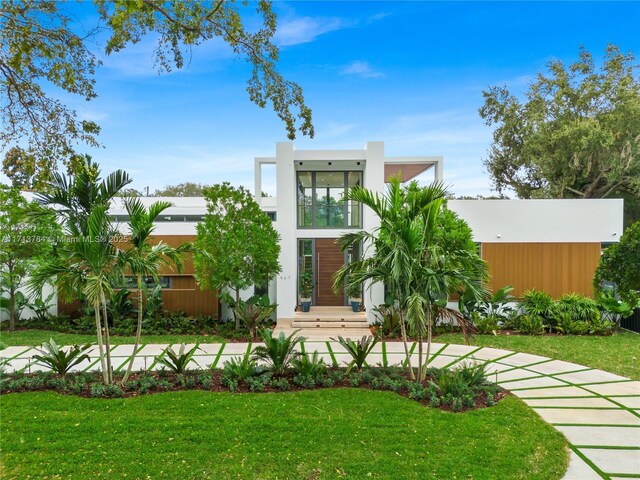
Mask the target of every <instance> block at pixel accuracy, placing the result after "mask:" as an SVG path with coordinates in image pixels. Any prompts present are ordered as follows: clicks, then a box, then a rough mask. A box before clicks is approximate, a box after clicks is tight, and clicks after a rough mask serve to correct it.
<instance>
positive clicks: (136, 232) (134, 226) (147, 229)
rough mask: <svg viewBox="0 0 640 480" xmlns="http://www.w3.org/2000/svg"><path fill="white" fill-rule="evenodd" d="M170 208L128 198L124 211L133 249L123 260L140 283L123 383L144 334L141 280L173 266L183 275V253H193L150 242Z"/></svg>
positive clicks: (127, 376)
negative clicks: (134, 330)
mask: <svg viewBox="0 0 640 480" xmlns="http://www.w3.org/2000/svg"><path fill="white" fill-rule="evenodd" d="M171 205H172V204H171V203H169V202H162V201H160V202H155V203H153V204H152V205H151V206H149V209H148V210H147V209H146V208H145V207H144V205H143V204H142V202H141V201H140V199H138V198H135V197H133V198H126V199H125V208H126V209H127V213H128V214H129V223H128V227H129V235H130V237H129V242H130V245H131V246H130V248H128V249H127V250H126V251H125V252H124V254H123V256H122V261H123V263H124V265H126V269H127V270H128V271H129V272H130V273H131V274H132V275H135V277H136V281H137V284H136V286H137V288H136V293H137V298H138V326H137V329H136V341H135V344H134V346H133V354H132V355H131V358H130V360H129V365H128V367H127V372H126V373H125V375H124V377H123V378H122V383H123V384H124V383H125V382H126V381H127V380H128V379H129V376H130V375H131V370H132V369H133V361H134V360H135V357H136V353H137V351H138V346H139V345H140V337H141V335H142V313H143V308H142V279H143V277H148V276H150V277H153V278H154V279H157V276H158V271H159V270H160V268H161V267H162V266H168V267H172V266H173V265H175V266H176V267H177V269H178V271H179V272H181V271H182V268H183V264H182V254H183V253H184V252H186V251H188V250H190V247H191V246H190V245H189V244H184V245H181V246H180V247H178V248H173V247H171V246H169V245H167V244H166V243H164V242H159V243H158V244H156V245H153V246H152V245H151V244H150V243H149V237H150V236H151V233H152V232H153V230H154V228H155V226H154V222H155V220H156V218H157V217H158V215H160V214H161V213H162V212H163V211H165V210H166V209H167V208H169V207H171Z"/></svg>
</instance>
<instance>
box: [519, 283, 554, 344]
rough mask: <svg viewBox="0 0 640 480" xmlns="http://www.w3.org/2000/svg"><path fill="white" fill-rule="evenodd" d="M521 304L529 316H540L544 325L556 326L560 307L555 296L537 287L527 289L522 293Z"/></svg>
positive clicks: (550, 327) (548, 326)
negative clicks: (536, 288)
mask: <svg viewBox="0 0 640 480" xmlns="http://www.w3.org/2000/svg"><path fill="white" fill-rule="evenodd" d="M520 305H521V306H522V307H523V308H524V310H525V312H526V313H527V314H528V315H529V316H533V317H539V318H540V319H541V320H542V323H543V327H547V328H549V329H550V330H551V329H552V328H555V326H556V324H557V318H558V307H557V305H556V302H555V300H554V299H553V297H552V296H551V295H549V294H548V293H545V292H542V291H540V290H535V289H531V290H527V291H526V292H524V293H523V294H522V301H521V302H520ZM523 333H524V332H523Z"/></svg>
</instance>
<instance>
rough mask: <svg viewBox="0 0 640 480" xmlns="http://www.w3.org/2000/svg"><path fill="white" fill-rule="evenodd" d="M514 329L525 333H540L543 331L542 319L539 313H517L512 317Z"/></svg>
mask: <svg viewBox="0 0 640 480" xmlns="http://www.w3.org/2000/svg"><path fill="white" fill-rule="evenodd" d="M513 325H514V327H513V328H514V330H515V331H516V332H519V333H524V334H526V335H542V334H543V333H544V321H543V320H542V317H541V316H540V315H535V314H530V315H518V316H517V317H516V318H514V319H513Z"/></svg>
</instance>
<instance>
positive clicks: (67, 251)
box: [30, 159, 131, 385]
mask: <svg viewBox="0 0 640 480" xmlns="http://www.w3.org/2000/svg"><path fill="white" fill-rule="evenodd" d="M130 182H131V179H130V178H129V176H128V174H127V173H126V172H124V171H122V170H117V171H115V172H113V173H111V174H110V175H109V176H107V177H106V178H105V179H101V178H100V171H99V169H98V167H97V165H96V164H95V163H93V162H91V160H90V159H89V160H88V161H87V164H86V165H85V168H82V169H81V170H80V171H79V172H78V173H76V174H75V176H70V177H69V178H67V177H66V176H65V175H64V174H60V173H55V174H54V175H53V180H52V181H51V182H49V184H48V186H49V188H48V190H47V191H46V192H45V193H40V194H38V195H37V196H36V199H37V200H38V202H39V203H41V204H42V205H45V206H49V207H53V210H54V212H55V213H56V216H57V217H58V219H59V221H60V223H61V225H62V227H63V232H64V235H65V238H64V239H63V240H62V241H61V242H59V243H58V244H57V245H55V247H54V251H53V254H52V255H51V257H50V258H49V259H48V260H47V261H46V262H44V263H43V264H42V265H41V266H40V267H39V268H38V269H37V270H36V271H35V272H33V275H32V277H31V281H30V286H31V288H32V289H41V288H42V286H43V285H44V284H45V283H47V282H49V283H52V284H53V285H54V286H56V287H57V289H58V292H59V294H60V295H61V297H62V298H64V299H72V298H78V295H82V296H83V297H84V298H86V299H87V301H88V302H89V303H90V304H91V305H92V306H93V307H94V312H95V320H96V336H97V340H98V351H99V355H100V364H101V368H102V374H103V379H104V382H105V384H107V385H110V384H111V383H112V382H113V372H112V369H111V354H110V348H111V345H110V339H109V325H108V322H107V317H106V312H105V310H106V300H105V299H106V297H107V296H109V295H110V294H111V293H112V287H111V285H112V283H113V277H114V275H117V274H118V264H119V261H118V256H119V252H118V250H117V249H116V248H115V246H114V245H113V244H112V242H111V239H112V238H113V234H114V233H115V231H114V227H113V226H112V224H111V221H110V218H109V215H108V213H107V212H108V209H109V204H110V201H111V200H112V199H113V197H115V196H116V195H117V194H118V192H119V191H120V190H121V189H122V188H124V187H125V186H126V185H128V184H129V183H130ZM101 310H102V311H103V313H102V316H103V318H104V323H103V322H102V321H101V318H100V317H101V313H100V312H101Z"/></svg>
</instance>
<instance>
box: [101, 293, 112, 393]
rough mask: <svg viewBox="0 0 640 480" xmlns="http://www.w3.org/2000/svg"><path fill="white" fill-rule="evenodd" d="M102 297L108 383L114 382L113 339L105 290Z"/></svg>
mask: <svg viewBox="0 0 640 480" xmlns="http://www.w3.org/2000/svg"><path fill="white" fill-rule="evenodd" d="M100 297H101V299H102V302H101V303H102V315H103V316H104V347H105V353H106V355H105V357H106V359H107V379H108V380H107V382H108V383H107V385H111V384H112V383H113V370H112V369H111V341H110V339H109V317H108V316H107V300H106V299H105V297H104V292H103V293H101V294H100Z"/></svg>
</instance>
